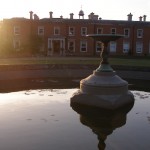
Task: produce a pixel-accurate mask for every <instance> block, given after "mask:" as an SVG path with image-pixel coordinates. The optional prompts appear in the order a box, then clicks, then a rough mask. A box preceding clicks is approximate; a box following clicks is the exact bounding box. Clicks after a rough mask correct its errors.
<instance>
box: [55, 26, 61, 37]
mask: <svg viewBox="0 0 150 150" xmlns="http://www.w3.org/2000/svg"><path fill="white" fill-rule="evenodd" d="M54 35H60V27H54Z"/></svg>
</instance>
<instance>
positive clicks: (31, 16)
mask: <svg viewBox="0 0 150 150" xmlns="http://www.w3.org/2000/svg"><path fill="white" fill-rule="evenodd" d="M29 13H30V20H32V19H33V12H32V11H30V12H29Z"/></svg>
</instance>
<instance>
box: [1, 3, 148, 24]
mask: <svg viewBox="0 0 150 150" xmlns="http://www.w3.org/2000/svg"><path fill="white" fill-rule="evenodd" d="M81 8H82V10H83V11H84V14H85V16H84V18H85V19H87V18H88V15H89V14H90V13H91V12H94V14H95V15H99V17H101V18H102V19H109V20H127V15H128V14H129V13H131V14H132V15H133V20H135V21H137V20H139V17H140V16H143V15H146V16H147V19H146V20H147V21H150V0H115V1H114V0H102V1H101V0H93V1H92V0H74V1H72V0H3V1H1V2H0V20H2V19H8V18H13V17H24V18H29V17H30V15H29V11H33V13H34V14H37V15H38V16H39V18H40V19H41V18H49V12H50V11H52V12H53V17H54V18H59V17H60V16H61V15H62V16H63V18H69V17H70V13H73V14H74V18H75V19H78V18H79V16H78V13H79V11H80V10H81Z"/></svg>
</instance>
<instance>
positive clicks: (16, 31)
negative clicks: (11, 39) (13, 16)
mask: <svg viewBox="0 0 150 150" xmlns="http://www.w3.org/2000/svg"><path fill="white" fill-rule="evenodd" d="M14 35H20V27H19V26H14Z"/></svg>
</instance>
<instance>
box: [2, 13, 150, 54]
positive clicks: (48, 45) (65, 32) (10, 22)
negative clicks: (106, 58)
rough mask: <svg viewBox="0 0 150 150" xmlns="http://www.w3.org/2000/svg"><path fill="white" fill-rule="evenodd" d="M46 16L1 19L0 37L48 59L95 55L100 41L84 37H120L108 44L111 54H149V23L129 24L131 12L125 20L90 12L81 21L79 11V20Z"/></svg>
mask: <svg viewBox="0 0 150 150" xmlns="http://www.w3.org/2000/svg"><path fill="white" fill-rule="evenodd" d="M49 15H50V17H49V18H43V19H39V17H38V16H37V15H36V14H34V15H33V12H32V11H31V12H30V19H26V18H12V19H4V20H3V23H2V27H1V30H2V31H1V35H0V36H1V37H2V38H3V39H4V41H5V42H6V41H7V42H8V41H9V44H11V45H12V47H13V48H14V50H15V51H18V52H21V51H29V50H30V49H32V48H33V47H34V48H35V49H37V51H38V52H39V53H43V54H44V55H48V56H55V55H75V56H96V55H99V52H100V50H101V45H100V42H98V41H94V40H93V39H91V38H89V37H86V35H87V34H123V35H124V37H123V38H121V39H119V40H118V41H111V42H110V44H109V48H110V54H111V55H127V54H130V55H149V54H150V22H148V21H146V16H145V15H144V16H143V17H139V21H133V20H132V14H131V13H130V14H129V15H128V18H127V20H103V19H101V18H98V15H95V14H94V13H91V14H89V16H88V19H84V12H83V11H82V10H81V11H80V12H79V19H74V14H73V13H71V14H70V18H63V17H62V16H60V18H53V12H50V13H49ZM31 45H32V47H31ZM29 47H30V48H29Z"/></svg>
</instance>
